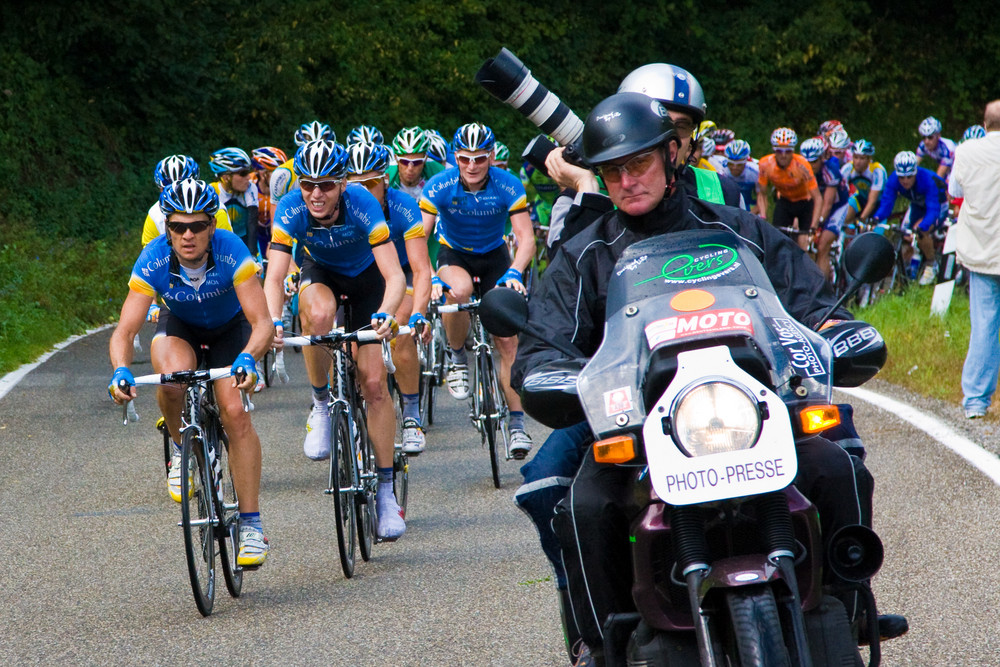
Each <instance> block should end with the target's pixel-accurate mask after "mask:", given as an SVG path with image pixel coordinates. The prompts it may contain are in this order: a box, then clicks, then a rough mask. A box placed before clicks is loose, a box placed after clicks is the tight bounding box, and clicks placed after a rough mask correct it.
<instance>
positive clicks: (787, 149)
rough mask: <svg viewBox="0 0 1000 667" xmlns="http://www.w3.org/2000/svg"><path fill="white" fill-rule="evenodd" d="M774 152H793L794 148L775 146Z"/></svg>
mask: <svg viewBox="0 0 1000 667" xmlns="http://www.w3.org/2000/svg"><path fill="white" fill-rule="evenodd" d="M774 152H775V153H794V152H795V149H794V148H775V149H774Z"/></svg>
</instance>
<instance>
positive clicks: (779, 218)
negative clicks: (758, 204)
mask: <svg viewBox="0 0 1000 667" xmlns="http://www.w3.org/2000/svg"><path fill="white" fill-rule="evenodd" d="M812 216H813V200H812V199H801V200H799V201H791V200H788V199H782V198H780V197H779V198H778V200H777V201H776V202H775V203H774V219H773V220H772V221H771V223H772V224H773V225H774V226H775V227H795V228H796V229H798V230H799V231H803V232H805V231H809V225H811V224H812V219H813V218H812ZM796 218H798V220H799V223H798V224H795V219H796Z"/></svg>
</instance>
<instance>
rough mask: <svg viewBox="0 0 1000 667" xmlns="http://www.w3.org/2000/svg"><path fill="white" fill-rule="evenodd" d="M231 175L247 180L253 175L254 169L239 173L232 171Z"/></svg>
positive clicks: (243, 170)
mask: <svg viewBox="0 0 1000 667" xmlns="http://www.w3.org/2000/svg"><path fill="white" fill-rule="evenodd" d="M229 173H230V174H232V175H233V176H242V177H243V178H246V177H247V176H249V175H250V174H252V173H253V169H240V170H239V171H231V172H229Z"/></svg>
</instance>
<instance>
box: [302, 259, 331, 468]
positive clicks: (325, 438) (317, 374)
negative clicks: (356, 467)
mask: <svg viewBox="0 0 1000 667" xmlns="http://www.w3.org/2000/svg"><path fill="white" fill-rule="evenodd" d="M300 275H301V279H300V282H299V293H298V299H299V318H300V320H301V322H302V333H304V334H306V335H322V334H325V333H328V332H329V331H330V329H331V328H332V327H333V321H334V317H335V315H336V313H337V298H336V294H339V291H337V289H336V281H335V278H334V276H333V275H332V274H331V273H330V272H328V271H326V270H324V269H323V268H322V267H320V266H318V265H317V264H316V263H315V262H313V261H311V260H308V259H306V260H303V263H302V272H301V274H300ZM302 355H303V357H304V359H305V364H306V375H307V376H308V377H309V385H310V386H311V387H312V399H313V406H312V410H310V412H309V418H308V420H307V421H306V437H305V439H304V440H303V442H302V450H303V452H304V453H305V455H306V456H307V457H309V458H311V459H313V460H315V461H322V460H324V459H326V458H327V457H329V456H330V410H329V399H330V356H329V354H327V352H326V351H325V350H323V349H320V348H319V347H314V346H309V347H305V348H303V350H302Z"/></svg>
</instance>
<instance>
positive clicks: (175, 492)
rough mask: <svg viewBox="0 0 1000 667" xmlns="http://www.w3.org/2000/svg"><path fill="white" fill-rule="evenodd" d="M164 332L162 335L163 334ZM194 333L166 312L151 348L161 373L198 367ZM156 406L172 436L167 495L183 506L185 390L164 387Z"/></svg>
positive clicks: (154, 367) (158, 371)
mask: <svg viewBox="0 0 1000 667" xmlns="http://www.w3.org/2000/svg"><path fill="white" fill-rule="evenodd" d="M161 332H162V333H161ZM189 333H190V332H189V331H188V330H187V327H185V326H184V325H183V323H182V322H180V320H178V319H177V318H176V317H173V318H172V317H170V314H169V313H167V312H164V313H163V314H162V315H161V316H160V322H159V323H158V324H157V333H156V335H155V336H154V337H153V341H152V343H151V344H150V348H149V355H150V360H151V361H152V364H153V370H154V371H155V372H157V373H172V372H174V371H181V370H191V369H194V368H196V367H197V366H198V355H197V354H196V353H195V349H196V348H195V347H194V345H192V343H191V342H189V339H188V338H183V337H181V336H180V335H175V334H181V335H188V334H189ZM156 402H157V403H158V404H159V406H160V414H162V415H163V419H164V421H165V422H166V424H167V432H168V433H169V435H170V440H171V443H172V444H171V445H170V469H169V470H168V471H167V491H168V492H169V493H170V497H171V498H173V499H174V500H175V501H176V502H181V501H182V500H183V497H182V496H181V413H182V412H183V410H184V388H183V387H179V386H176V385H161V386H159V387H157V389H156Z"/></svg>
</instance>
